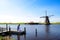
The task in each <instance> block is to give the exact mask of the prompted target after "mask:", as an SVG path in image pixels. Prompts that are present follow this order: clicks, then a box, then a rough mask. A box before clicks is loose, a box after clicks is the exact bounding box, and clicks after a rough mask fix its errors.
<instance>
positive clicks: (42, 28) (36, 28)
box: [0, 24, 60, 40]
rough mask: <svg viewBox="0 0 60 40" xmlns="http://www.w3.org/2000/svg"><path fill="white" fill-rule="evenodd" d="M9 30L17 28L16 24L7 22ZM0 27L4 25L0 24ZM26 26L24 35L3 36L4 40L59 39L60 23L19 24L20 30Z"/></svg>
mask: <svg viewBox="0 0 60 40" xmlns="http://www.w3.org/2000/svg"><path fill="white" fill-rule="evenodd" d="M8 26H9V27H11V30H17V26H18V24H8ZM0 27H4V28H5V27H6V26H5V24H0ZM24 27H26V35H11V36H5V37H3V38H6V40H60V25H59V24H56V25H24V24H23V25H22V24H21V25H20V30H22V31H23V30H24Z"/></svg>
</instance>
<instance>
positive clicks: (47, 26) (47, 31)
mask: <svg viewBox="0 0 60 40" xmlns="http://www.w3.org/2000/svg"><path fill="white" fill-rule="evenodd" d="M49 26H50V25H46V40H48V39H49Z"/></svg>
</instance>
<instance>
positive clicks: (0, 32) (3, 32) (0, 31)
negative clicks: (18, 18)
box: [0, 26, 26, 36]
mask: <svg viewBox="0 0 60 40" xmlns="http://www.w3.org/2000/svg"><path fill="white" fill-rule="evenodd" d="M1 29H2V30H0V35H2V36H6V35H25V34H26V28H24V31H19V26H18V30H17V31H13V30H11V28H10V27H9V30H6V29H7V28H6V29H4V28H1Z"/></svg>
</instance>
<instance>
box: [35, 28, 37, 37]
mask: <svg viewBox="0 0 60 40" xmlns="http://www.w3.org/2000/svg"><path fill="white" fill-rule="evenodd" d="M35 36H36V37H37V29H35Z"/></svg>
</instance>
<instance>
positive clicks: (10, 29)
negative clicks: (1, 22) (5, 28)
mask: <svg viewBox="0 0 60 40" xmlns="http://www.w3.org/2000/svg"><path fill="white" fill-rule="evenodd" d="M9 35H11V28H10V27H9Z"/></svg>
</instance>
